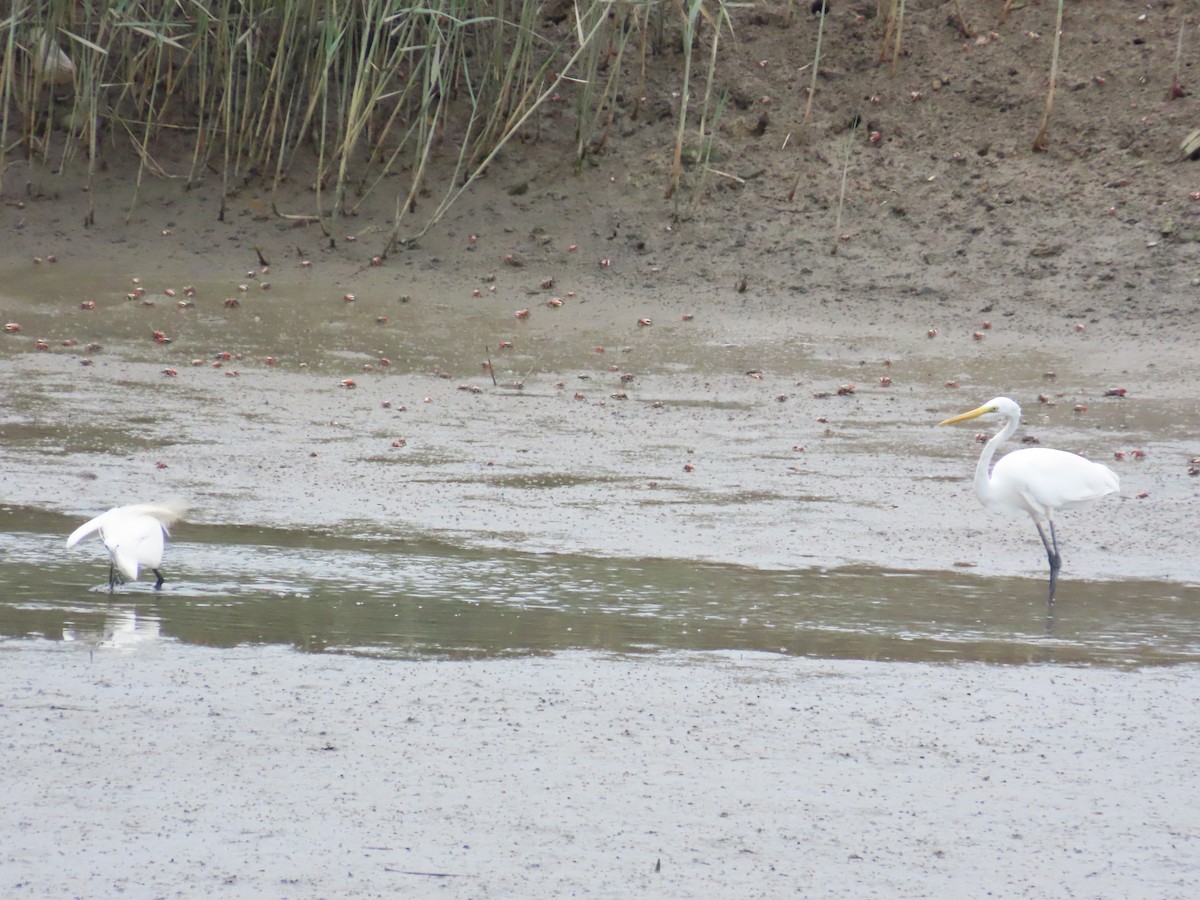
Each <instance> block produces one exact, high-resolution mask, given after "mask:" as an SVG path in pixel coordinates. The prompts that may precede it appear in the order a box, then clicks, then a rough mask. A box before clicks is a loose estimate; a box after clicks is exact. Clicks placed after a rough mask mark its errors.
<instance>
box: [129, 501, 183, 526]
mask: <svg viewBox="0 0 1200 900" xmlns="http://www.w3.org/2000/svg"><path fill="white" fill-rule="evenodd" d="M122 509H123V510H124V511H125V512H127V513H129V514H130V515H140V516H150V517H151V518H154V519H158V521H159V523H160V524H161V525H162V527H163V531H166V532H167V533H168V534H170V533H171V532H170V528H171V526H172V525H174V524H175V523H176V522H178V521H179V520H180V519H182V518H183V517H184V516H185V515H186V514H187V504H186V503H184V502H183V500H182V499H180V498H179V497H168V498H167V499H166V500H163V501H162V502H161V503H139V504H137V505H136V506H126V507H122Z"/></svg>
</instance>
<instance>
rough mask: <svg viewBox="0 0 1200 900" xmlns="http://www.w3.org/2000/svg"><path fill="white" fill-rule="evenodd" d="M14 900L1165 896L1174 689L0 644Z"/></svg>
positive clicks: (1177, 772)
mask: <svg viewBox="0 0 1200 900" xmlns="http://www.w3.org/2000/svg"><path fill="white" fill-rule="evenodd" d="M0 670H2V672H3V678H4V681H5V683H6V684H8V685H9V686H10V688H9V691H8V695H7V699H6V701H5V703H4V705H3V706H2V707H0V722H2V725H3V730H4V733H5V735H6V744H7V746H8V748H9V750H8V752H7V753H6V757H7V761H6V763H5V769H6V778H5V781H6V784H7V785H8V791H9V797H8V798H7V801H6V802H5V803H4V804H3V807H2V809H3V812H0V823H2V825H3V831H4V833H5V834H6V836H7V837H6V839H5V841H4V847H3V850H0V869H2V870H3V872H4V877H5V881H6V883H7V884H8V885H9V890H12V891H14V894H13V896H25V897H61V896H68V895H78V896H96V895H100V894H113V893H125V894H127V895H129V896H175V895H183V894H187V893H202V894H206V893H218V894H221V895H222V896H246V897H249V896H280V897H284V896H286V897H312V896H344V897H369V896H396V895H402V896H417V895H421V896H424V895H429V894H437V895H439V896H453V897H483V896H504V897H512V896H568V895H573V894H587V895H591V896H601V897H621V896H629V895H630V894H651V895H669V896H676V897H701V896H745V897H765V896H783V895H791V894H796V893H799V894H801V895H808V896H813V895H819V896H832V897H861V896H867V895H887V896H947V895H950V894H955V895H963V894H982V893H986V892H993V893H997V894H1001V895H1004V896H1028V897H1060V896H1080V895H1085V896H1093V897H1121V896H1155V897H1164V898H1166V897H1187V896H1193V895H1194V894H1195V892H1196V890H1197V889H1198V888H1200V868H1198V865H1197V863H1198V857H1197V846H1198V843H1200V820H1198V819H1197V817H1196V812H1195V795H1194V792H1193V791H1192V790H1191V789H1190V788H1189V787H1188V786H1189V785H1192V784H1194V771H1195V763H1196V754H1195V748H1194V741H1193V740H1192V723H1193V722H1194V717H1195V714H1196V710H1197V704H1200V678H1198V677H1197V675H1198V674H1200V673H1198V672H1197V670H1196V668H1195V667H1194V666H1181V667H1169V668H1150V669H1141V670H1130V671H1120V670H1111V669H1093V668H1064V667H1055V666H1034V667H995V666H981V665H941V666H938V665H924V664H882V663H867V662H832V661H814V660H800V659H788V658H783V657H772V656H769V655H762V654H682V655H666V656H652V657H622V656H591V655H586V654H577V653H562V654H558V655H555V656H553V657H550V658H530V659H521V660H503V661H486V662H485V661H476V662H454V661H443V662H437V661H430V662H423V663H420V664H415V663H411V662H397V661H389V660H371V659H362V658H353V657H343V656H330V655H302V654H296V653H293V652H289V651H286V650H281V649H278V648H250V647H247V648H241V649H237V650H223V651H222V650H212V649H209V648H200V647H193V646H187V645H182V644H173V643H165V644H156V645H151V646H148V647H143V648H138V649H136V650H133V651H128V650H125V651H123V650H116V649H106V648H103V647H101V648H98V649H96V650H94V652H90V651H89V649H88V648H85V647H84V646H81V645H78V644H70V643H67V644H49V643H45V642H15V641H8V642H6V643H5V644H4V645H3V647H2V648H0Z"/></svg>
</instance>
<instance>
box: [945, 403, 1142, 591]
mask: <svg viewBox="0 0 1200 900" xmlns="http://www.w3.org/2000/svg"><path fill="white" fill-rule="evenodd" d="M989 416H999V417H1003V418H1006V419H1008V422H1007V424H1005V426H1004V427H1003V428H1001V429H1000V432H999V433H998V434H996V435H994V436H993V437H992V439H991V440H989V441H988V442H987V444H986V445H984V448H983V453H981V454H980V456H979V464H978V465H977V466H976V467H975V493H976V495H978V497H979V501H980V502H981V503H982V504H983V505H984V506H986V507H988V508H989V509H1009V510H1013V511H1015V512H1024V513H1028V514H1029V516H1030V518H1032V519H1033V524H1034V525H1035V526H1037V530H1038V535H1039V536H1040V537H1041V539H1042V546H1044V547H1045V548H1046V559H1047V560H1049V562H1050V602H1051V603H1053V602H1054V587H1055V584H1056V582H1057V581H1058V570H1059V569H1060V568H1061V567H1062V557H1061V556H1060V555H1059V552H1058V537H1057V536H1056V535H1055V533H1054V514H1055V513H1056V512H1057V511H1058V510H1060V509H1078V508H1080V507H1083V506H1087V505H1089V504H1090V503H1093V502H1094V501H1096V500H1099V499H1100V498H1101V497H1104V496H1105V495H1107V494H1115V493H1116V492H1117V491H1119V490H1120V489H1121V485H1120V483H1119V482H1118V480H1117V476H1116V474H1115V473H1114V472H1113V471H1112V469H1110V468H1109V467H1108V466H1102V465H1100V463H1094V462H1092V461H1091V460H1087V459H1084V458H1083V457H1082V456H1078V455H1076V454H1074V453H1068V452H1066V451H1065V450H1051V449H1049V448H1046V447H1029V448H1027V449H1024V450H1017V451H1015V452H1013V453H1007V454H1005V455H1004V456H1002V457H1001V458H1000V461H999V462H998V463H996V465H995V467H993V468H992V471H991V475H990V476H989V474H988V466H989V465H991V462H992V457H993V456H994V455H995V454H996V448H997V447H999V446H1000V445H1001V444H1003V443H1004V442H1005V441H1007V440H1008V439H1009V438H1010V437H1012V434H1013V432H1014V431H1016V430H1017V425H1019V424H1020V422H1021V407H1020V406H1018V405H1017V404H1016V402H1015V401H1013V400H1010V399H1009V398H1008V397H995V398H993V399H991V400H989V401H988V402H987V403H985V404H983V406H981V407H979V408H978V409H973V410H971V411H970V412H965V413H962V414H961V415H957V416H953V417H951V418H949V419H947V420H946V421H944V422H941V423H939V424H941V425H953V424H954V423H955V422H965V421H967V420H968V419H976V418H980V417H989ZM1043 519H1045V520H1046V522H1047V523H1048V524H1049V525H1050V539H1049V540H1047V539H1046V532H1045V531H1044V530H1043V529H1042V520H1043Z"/></svg>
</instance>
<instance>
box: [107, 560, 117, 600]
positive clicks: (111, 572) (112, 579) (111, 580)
mask: <svg viewBox="0 0 1200 900" xmlns="http://www.w3.org/2000/svg"><path fill="white" fill-rule="evenodd" d="M116 586H117V570H116V569H115V568H113V564H112V563H109V564H108V592H109V593H110V594H111V593H112V592H113V590H114V589H115V588H116Z"/></svg>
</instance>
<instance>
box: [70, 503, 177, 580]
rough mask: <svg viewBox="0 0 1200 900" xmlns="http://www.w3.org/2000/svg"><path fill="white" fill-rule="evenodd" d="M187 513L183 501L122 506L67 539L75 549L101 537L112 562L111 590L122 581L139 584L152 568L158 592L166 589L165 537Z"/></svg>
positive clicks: (84, 525)
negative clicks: (142, 571)
mask: <svg viewBox="0 0 1200 900" xmlns="http://www.w3.org/2000/svg"><path fill="white" fill-rule="evenodd" d="M184 512H186V508H185V507H184V505H183V503H182V502H181V501H179V500H175V499H172V500H165V501H163V502H162V503H138V504H135V505H133V506H118V507H116V508H115V509H110V510H109V511H108V512H106V513H102V514H101V515H98V516H96V518H94V519H92V520H91V521H90V522H85V523H84V524H82V525H80V526H79V527H78V528H76V529H75V530H74V531H72V532H71V535H70V537H68V538H67V547H74V546H75V545H76V544H78V543H79V542H80V541H82V540H83V539H84V538H87V537H90V536H91V535H92V534H99V535H100V540H101V541H103V542H104V548H105V549H106V550H107V551H108V555H109V557H110V559H111V563H110V565H109V567H108V589H109V591H110V592H111V591H112V589H113V587H114V586H115V585H116V584H117V582H118V580H120V581H137V578H138V572H139V570H140V569H143V568H145V569H150V570H151V571H152V572H154V574H155V576H157V578H158V581H157V582H156V583H155V585H154V589H155V590H158V589H159V588H161V587H162V583H163V576H162V572H161V571H159V567H160V566H161V565H162V557H163V538H164V537H165V536H168V535H169V534H170V527H171V526H172V525H174V524H175V522H177V521H178V520H179V518H180V517H181V516H182V515H183V514H184Z"/></svg>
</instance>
